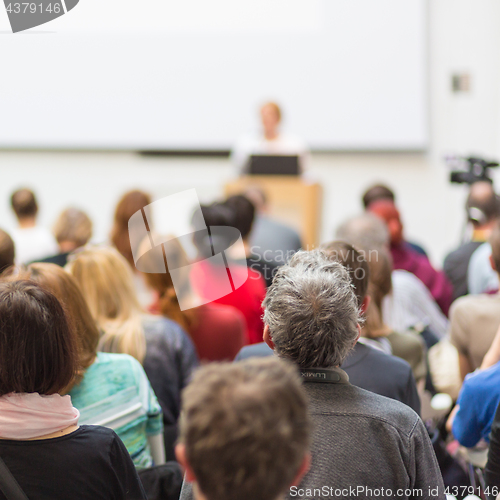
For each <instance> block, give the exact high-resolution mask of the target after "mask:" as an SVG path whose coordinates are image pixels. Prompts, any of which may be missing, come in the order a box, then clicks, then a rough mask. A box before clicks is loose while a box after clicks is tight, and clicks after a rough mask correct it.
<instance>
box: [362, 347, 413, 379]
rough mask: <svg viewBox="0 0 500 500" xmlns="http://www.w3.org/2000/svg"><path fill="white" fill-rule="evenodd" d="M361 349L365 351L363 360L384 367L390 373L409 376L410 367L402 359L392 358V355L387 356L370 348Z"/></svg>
mask: <svg viewBox="0 0 500 500" xmlns="http://www.w3.org/2000/svg"><path fill="white" fill-rule="evenodd" d="M363 347H365V348H366V349H367V353H366V358H365V359H367V360H370V361H372V362H375V363H377V365H380V367H381V368H382V367H384V369H385V370H387V369H390V370H391V372H392V373H394V372H398V373H399V374H408V375H409V374H411V366H410V364H409V363H408V362H407V361H405V360H404V359H402V358H398V357H397V356H393V355H392V354H387V353H386V352H382V351H380V350H379V349H374V348H373V347H370V346H363Z"/></svg>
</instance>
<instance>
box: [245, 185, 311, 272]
mask: <svg viewBox="0 0 500 500" xmlns="http://www.w3.org/2000/svg"><path fill="white" fill-rule="evenodd" d="M244 194H245V196H246V197H247V198H248V199H249V200H250V201H251V202H252V203H253V204H254V206H255V210H256V212H257V214H256V217H255V221H254V223H253V229H252V233H251V234H250V246H251V252H252V253H253V254H256V255H260V257H261V258H262V259H264V261H265V262H274V263H275V264H276V265H282V264H285V263H286V262H287V261H288V259H289V258H290V257H291V256H292V255H293V254H294V253H295V252H298V251H299V250H300V249H301V248H302V242H301V240H300V236H299V233H298V232H297V231H296V230H295V229H293V228H292V227H290V226H287V225H286V224H283V223H282V222H280V221H278V220H276V219H275V218H273V217H271V216H270V215H269V210H270V208H269V201H268V198H267V195H266V193H265V191H264V190H263V189H261V188H260V187H258V186H250V187H249V188H248V189H246V190H245V193H244Z"/></svg>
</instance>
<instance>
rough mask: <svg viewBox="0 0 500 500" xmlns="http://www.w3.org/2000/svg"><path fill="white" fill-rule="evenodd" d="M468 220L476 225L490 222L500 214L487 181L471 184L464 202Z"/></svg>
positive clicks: (494, 196)
mask: <svg viewBox="0 0 500 500" xmlns="http://www.w3.org/2000/svg"><path fill="white" fill-rule="evenodd" d="M465 208H466V210H467V215H468V217H469V220H470V221H471V222H472V223H473V224H474V225H476V226H481V225H483V224H487V223H488V222H491V221H492V220H494V219H495V218H497V217H498V216H499V215H500V210H499V208H500V207H499V201H498V198H497V196H496V194H495V191H494V189H493V184H492V183H491V182H488V181H478V182H475V183H474V184H472V186H471V187H470V191H469V196H468V197H467V202H466V204H465Z"/></svg>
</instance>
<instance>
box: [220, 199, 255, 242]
mask: <svg viewBox="0 0 500 500" xmlns="http://www.w3.org/2000/svg"><path fill="white" fill-rule="evenodd" d="M224 204H225V205H226V206H227V207H229V208H230V209H231V210H232V211H233V213H234V226H233V227H235V228H236V229H237V230H238V231H239V232H240V234H241V237H242V238H243V239H244V240H245V239H247V238H248V237H249V236H250V232H251V231H252V225H253V221H254V219H255V206H254V204H253V203H252V202H251V201H250V200H249V199H248V198H247V197H246V196H243V195H241V194H239V195H235V196H230V197H229V198H228V199H227V200H226V201H225V202H224Z"/></svg>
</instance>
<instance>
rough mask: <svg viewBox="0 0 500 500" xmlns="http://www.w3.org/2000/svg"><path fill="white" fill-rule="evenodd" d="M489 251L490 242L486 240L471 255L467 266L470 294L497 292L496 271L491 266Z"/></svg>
mask: <svg viewBox="0 0 500 500" xmlns="http://www.w3.org/2000/svg"><path fill="white" fill-rule="evenodd" d="M491 253H492V251H491V244H490V243H489V241H487V242H486V243H483V244H482V245H480V246H479V247H478V248H477V249H476V250H474V253H473V254H472V255H471V258H470V260H469V267H468V268H467V288H468V291H469V293H470V294H471V295H478V294H480V293H496V292H498V289H499V280H498V273H497V271H496V270H495V269H493V268H492V267H491Z"/></svg>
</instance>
